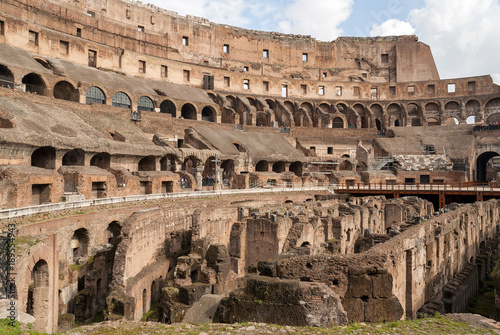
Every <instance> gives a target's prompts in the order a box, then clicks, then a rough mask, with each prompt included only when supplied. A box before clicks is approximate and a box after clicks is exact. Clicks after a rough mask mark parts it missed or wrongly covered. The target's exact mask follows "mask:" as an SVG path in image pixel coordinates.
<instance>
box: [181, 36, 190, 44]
mask: <svg viewBox="0 0 500 335" xmlns="http://www.w3.org/2000/svg"><path fill="white" fill-rule="evenodd" d="M182 45H184V46H188V45H189V38H188V37H187V36H182Z"/></svg>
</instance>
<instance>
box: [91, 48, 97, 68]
mask: <svg viewBox="0 0 500 335" xmlns="http://www.w3.org/2000/svg"><path fill="white" fill-rule="evenodd" d="M89 66H90V67H96V66H97V51H95V50H89Z"/></svg>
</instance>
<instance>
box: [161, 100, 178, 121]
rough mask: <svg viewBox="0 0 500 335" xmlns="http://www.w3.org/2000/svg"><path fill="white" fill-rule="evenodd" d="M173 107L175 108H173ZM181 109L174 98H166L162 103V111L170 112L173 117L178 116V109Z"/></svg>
mask: <svg viewBox="0 0 500 335" xmlns="http://www.w3.org/2000/svg"><path fill="white" fill-rule="evenodd" d="M172 107H173V109H172ZM178 110H179V107H178V106H177V103H176V102H175V101H174V100H172V99H164V100H163V101H162V102H161V103H160V113H165V114H170V115H172V117H174V118H175V117H177V111H178Z"/></svg>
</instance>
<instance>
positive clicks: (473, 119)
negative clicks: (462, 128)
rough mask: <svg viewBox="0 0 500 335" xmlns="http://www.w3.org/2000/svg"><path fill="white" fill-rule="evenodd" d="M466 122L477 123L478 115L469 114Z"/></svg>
mask: <svg viewBox="0 0 500 335" xmlns="http://www.w3.org/2000/svg"><path fill="white" fill-rule="evenodd" d="M465 123H466V124H475V123H476V117H475V116H474V115H471V116H468V117H467V119H465Z"/></svg>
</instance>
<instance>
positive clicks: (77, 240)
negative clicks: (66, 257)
mask: <svg viewBox="0 0 500 335" xmlns="http://www.w3.org/2000/svg"><path fill="white" fill-rule="evenodd" d="M70 248H71V253H72V255H73V264H77V263H78V260H79V259H80V257H87V256H88V248H89V233H88V231H87V229H85V228H80V229H78V230H76V231H75V233H74V234H73V237H72V238H71V242H70Z"/></svg>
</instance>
